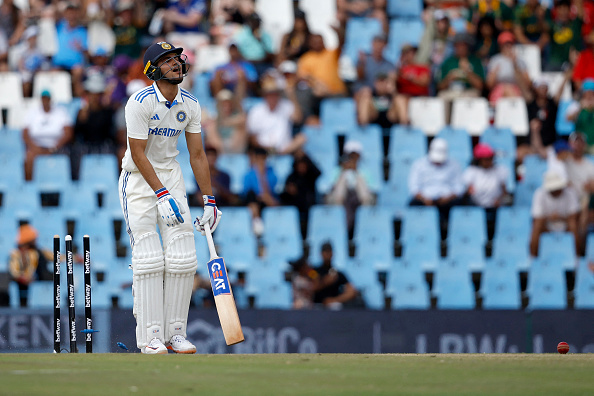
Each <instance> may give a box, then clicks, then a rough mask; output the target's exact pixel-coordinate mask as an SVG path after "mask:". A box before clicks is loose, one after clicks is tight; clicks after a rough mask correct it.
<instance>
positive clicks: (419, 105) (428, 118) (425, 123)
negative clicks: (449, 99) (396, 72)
mask: <svg viewBox="0 0 594 396" xmlns="http://www.w3.org/2000/svg"><path fill="white" fill-rule="evenodd" d="M408 115H409V118H410V124H411V125H412V126H413V127H414V128H418V129H420V130H422V131H423V132H424V133H425V134H426V135H430V136H433V135H435V134H436V133H437V132H439V131H440V130H441V129H442V128H443V127H445V125H446V121H445V102H444V101H443V99H441V98H430V97H416V98H410V100H409V102H408Z"/></svg>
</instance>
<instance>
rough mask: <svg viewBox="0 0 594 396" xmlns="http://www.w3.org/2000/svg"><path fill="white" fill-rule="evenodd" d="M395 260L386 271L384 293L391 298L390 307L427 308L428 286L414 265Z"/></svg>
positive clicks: (429, 304) (428, 302) (428, 305)
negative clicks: (386, 277)
mask: <svg viewBox="0 0 594 396" xmlns="http://www.w3.org/2000/svg"><path fill="white" fill-rule="evenodd" d="M408 263H409V262H407V261H405V260H402V261H400V260H396V261H395V265H394V266H393V267H392V270H391V271H390V272H389V273H388V279H387V284H386V294H387V295H388V296H390V297H391V298H392V303H391V308H392V309H429V307H430V306H431V302H430V298H429V287H428V286H427V282H425V279H424V275H423V273H422V272H421V271H420V269H418V268H417V267H416V266H414V265H413V266H411V265H409V264H408Z"/></svg>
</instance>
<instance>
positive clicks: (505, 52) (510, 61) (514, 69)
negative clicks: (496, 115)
mask: <svg viewBox="0 0 594 396" xmlns="http://www.w3.org/2000/svg"><path fill="white" fill-rule="evenodd" d="M514 42H515V38H514V35H513V34H512V33H511V32H501V33H500V34H499V36H498V37H497V44H498V45H499V49H500V53H499V54H497V55H495V56H493V57H492V58H491V60H490V61H489V65H488V67H487V69H488V73H487V79H486V85H487V88H488V89H489V90H490V93H489V101H490V102H491V104H493V105H494V104H495V103H496V102H497V100H498V99H500V98H505V97H522V96H523V95H522V93H523V92H525V91H527V90H529V89H530V83H531V81H530V76H529V75H528V70H527V67H526V63H524V61H523V60H522V59H518V57H517V56H516V52H515V50H514Z"/></svg>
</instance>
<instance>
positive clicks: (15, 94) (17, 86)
mask: <svg viewBox="0 0 594 396" xmlns="http://www.w3.org/2000/svg"><path fill="white" fill-rule="evenodd" d="M0 92H10V95H0V108H7V107H12V106H14V105H15V104H19V103H21V102H22V101H23V82H22V80H21V75H20V74H19V73H18V72H2V73H0Z"/></svg>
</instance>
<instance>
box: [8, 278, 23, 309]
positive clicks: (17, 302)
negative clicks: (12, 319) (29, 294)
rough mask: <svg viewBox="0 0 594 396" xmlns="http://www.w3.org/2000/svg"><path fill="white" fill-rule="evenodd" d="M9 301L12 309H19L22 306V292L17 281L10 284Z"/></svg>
mask: <svg viewBox="0 0 594 396" xmlns="http://www.w3.org/2000/svg"><path fill="white" fill-rule="evenodd" d="M8 300H9V303H10V308H19V307H20V306H21V291H20V290H19V285H18V283H16V282H15V281H10V283H9V284H8Z"/></svg>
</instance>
